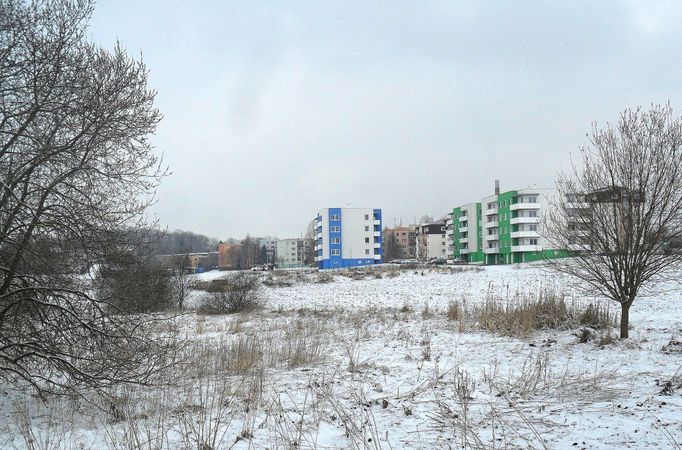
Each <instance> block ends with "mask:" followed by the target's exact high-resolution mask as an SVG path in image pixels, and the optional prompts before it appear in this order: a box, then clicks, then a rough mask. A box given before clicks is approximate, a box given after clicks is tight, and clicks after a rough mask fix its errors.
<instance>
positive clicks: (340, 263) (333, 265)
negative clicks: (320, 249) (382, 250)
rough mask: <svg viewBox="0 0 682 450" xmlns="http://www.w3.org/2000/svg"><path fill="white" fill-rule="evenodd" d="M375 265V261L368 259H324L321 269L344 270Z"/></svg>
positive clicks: (320, 265)
mask: <svg viewBox="0 0 682 450" xmlns="http://www.w3.org/2000/svg"><path fill="white" fill-rule="evenodd" d="M372 264H374V260H373V259H371V258H370V259H367V258H353V259H338V260H331V259H323V260H322V261H320V264H319V268H320V269H343V268H346V267H361V266H371V265H372Z"/></svg>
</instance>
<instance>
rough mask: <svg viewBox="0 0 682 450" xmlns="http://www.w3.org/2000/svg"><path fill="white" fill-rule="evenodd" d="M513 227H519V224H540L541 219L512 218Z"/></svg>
mask: <svg viewBox="0 0 682 450" xmlns="http://www.w3.org/2000/svg"><path fill="white" fill-rule="evenodd" d="M509 222H510V223H511V224H512V225H517V224H519V223H531V224H532V223H540V218H539V217H512V219H511V220H510V221H509Z"/></svg>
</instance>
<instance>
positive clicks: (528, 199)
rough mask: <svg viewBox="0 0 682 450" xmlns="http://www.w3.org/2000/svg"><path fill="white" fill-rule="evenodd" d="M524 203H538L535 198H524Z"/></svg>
mask: <svg viewBox="0 0 682 450" xmlns="http://www.w3.org/2000/svg"><path fill="white" fill-rule="evenodd" d="M526 202H527V203H537V202H538V198H537V197H535V196H531V197H526Z"/></svg>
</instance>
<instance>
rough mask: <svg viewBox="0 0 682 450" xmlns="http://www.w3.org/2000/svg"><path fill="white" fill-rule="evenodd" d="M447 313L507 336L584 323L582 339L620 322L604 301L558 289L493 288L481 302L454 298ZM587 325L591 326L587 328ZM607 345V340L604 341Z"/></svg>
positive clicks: (466, 323) (453, 318) (467, 325)
mask: <svg viewBox="0 0 682 450" xmlns="http://www.w3.org/2000/svg"><path fill="white" fill-rule="evenodd" d="M446 316H447V318H448V320H450V321H456V322H459V323H460V329H463V328H474V329H482V330H486V331H489V332H491V333H495V334H500V335H504V336H517V337H519V336H528V335H529V334H530V333H533V332H536V331H542V330H570V329H575V328H577V327H581V326H582V327H584V328H583V330H584V331H582V332H581V334H580V335H579V336H578V338H579V340H581V341H583V342H587V341H588V340H591V338H592V337H593V336H592V334H591V332H590V330H609V329H611V328H612V327H615V326H617V324H618V320H617V314H616V313H615V312H614V311H611V310H610V309H609V305H608V304H604V303H601V302H596V301H595V302H590V303H586V302H581V301H578V300H576V299H571V298H567V297H566V296H565V295H564V294H562V293H560V292H559V291H557V290H555V289H543V290H540V291H538V292H537V293H534V294H533V293H515V294H514V295H512V296H507V297H506V298H501V297H498V296H496V295H494V294H493V293H492V292H489V293H488V295H487V297H486V299H485V300H484V301H483V302H482V303H479V304H475V305H471V306H469V305H467V304H466V302H459V301H452V302H450V303H449V304H448V308H447V311H446ZM585 327H587V328H585ZM604 345H605V344H604Z"/></svg>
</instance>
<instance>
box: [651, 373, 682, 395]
mask: <svg viewBox="0 0 682 450" xmlns="http://www.w3.org/2000/svg"><path fill="white" fill-rule="evenodd" d="M656 386H658V387H660V388H661V390H660V394H661V395H673V394H674V393H675V392H677V390H679V389H682V366H680V367H679V368H678V369H677V371H676V372H675V374H674V375H673V376H672V377H670V378H669V379H668V380H665V381H664V380H656Z"/></svg>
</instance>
